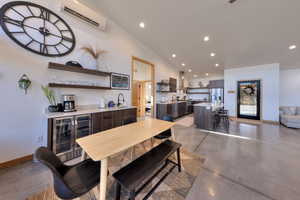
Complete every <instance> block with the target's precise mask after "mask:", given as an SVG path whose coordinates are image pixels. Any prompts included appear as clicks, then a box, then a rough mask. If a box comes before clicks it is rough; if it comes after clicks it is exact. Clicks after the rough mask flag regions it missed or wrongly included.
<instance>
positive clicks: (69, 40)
mask: <svg viewBox="0 0 300 200" xmlns="http://www.w3.org/2000/svg"><path fill="white" fill-rule="evenodd" d="M23 26H24V27H26V28H31V29H33V30H36V31H39V32H40V29H38V28H34V27H32V26H28V25H25V24H23ZM48 34H49V35H52V36H54V37H57V38H60V39H63V40H66V41H68V42H73V39H71V38H68V37H64V36H60V35H56V34H54V33H50V32H49V33H48Z"/></svg>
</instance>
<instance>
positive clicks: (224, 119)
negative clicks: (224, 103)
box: [218, 109, 229, 129]
mask: <svg viewBox="0 0 300 200" xmlns="http://www.w3.org/2000/svg"><path fill="white" fill-rule="evenodd" d="M218 117H219V123H223V124H224V125H225V128H226V129H228V128H229V117H228V110H224V109H220V110H219V111H218Z"/></svg>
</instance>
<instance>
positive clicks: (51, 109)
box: [48, 105, 58, 113]
mask: <svg viewBox="0 0 300 200" xmlns="http://www.w3.org/2000/svg"><path fill="white" fill-rule="evenodd" d="M48 111H49V112H50V113H54V112H58V106H55V105H50V106H48Z"/></svg>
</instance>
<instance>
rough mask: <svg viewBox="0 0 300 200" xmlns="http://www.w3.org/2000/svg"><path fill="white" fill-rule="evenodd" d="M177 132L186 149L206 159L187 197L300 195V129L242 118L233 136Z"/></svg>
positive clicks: (295, 198) (220, 199)
mask: <svg viewBox="0 0 300 200" xmlns="http://www.w3.org/2000/svg"><path fill="white" fill-rule="evenodd" d="M175 130H176V135H177V138H178V140H179V141H180V142H181V143H183V145H184V147H185V148H187V149H189V150H190V151H193V152H195V153H197V154H199V155H201V156H202V157H204V158H205V159H206V161H205V163H204V166H203V167H202V170H201V171H200V174H199V176H198V177H197V179H196V181H195V183H194V185H193V188H192V189H191V191H190V193H189V195H188V197H187V198H186V199H187V200H196V199H201V200H242V199H243V200H268V199H272V200H273V199H274V200H275V199H276V200H299V199H300V190H299V188H300V175H299V169H300V160H299V156H300V146H299V144H300V130H295V129H287V128H285V127H282V126H277V125H270V124H260V125H255V124H246V123H239V122H231V127H230V133H231V134H228V135H226V134H225V135H217V134H214V133H205V132H201V131H199V130H197V129H195V128H194V127H184V126H182V125H177V126H176V129H175ZM199 141H200V142H199Z"/></svg>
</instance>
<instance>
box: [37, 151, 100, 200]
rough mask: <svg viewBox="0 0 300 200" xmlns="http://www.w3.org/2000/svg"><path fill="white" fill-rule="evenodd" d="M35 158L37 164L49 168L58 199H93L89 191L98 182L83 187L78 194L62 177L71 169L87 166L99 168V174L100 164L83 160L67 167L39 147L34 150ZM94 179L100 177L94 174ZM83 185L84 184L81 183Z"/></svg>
mask: <svg viewBox="0 0 300 200" xmlns="http://www.w3.org/2000/svg"><path fill="white" fill-rule="evenodd" d="M35 157H36V158H37V160H38V161H39V162H41V163H42V164H43V165H45V166H46V167H47V168H49V169H50V170H51V172H52V175H53V180H54V191H55V193H56V195H57V196H58V197H59V198H62V199H74V198H78V197H81V196H82V195H84V194H87V193H88V194H89V196H90V198H91V199H94V197H93V195H91V194H90V192H91V190H92V189H93V188H94V187H96V186H97V185H98V184H99V183H100V180H97V181H95V182H94V183H92V184H89V186H85V187H84V190H82V191H80V192H78V191H75V190H74V189H73V188H71V187H70V184H71V183H69V182H67V181H66V180H65V179H64V175H65V174H66V173H67V172H68V171H69V170H72V169H76V170H77V169H79V168H80V167H86V166H88V165H90V166H91V165H95V167H98V166H99V169H98V170H97V172H99V173H100V167H101V164H100V162H94V161H92V160H91V159H87V160H84V161H82V162H80V163H78V164H75V165H72V166H68V165H65V164H64V163H62V162H61V160H60V159H59V158H58V157H57V156H56V155H55V154H54V153H53V152H52V151H50V150H49V149H47V148H46V147H40V148H38V149H37V150H36V152H35ZM95 177H100V175H99V174H95ZM76 181H79V182H80V181H81V180H76ZM82 185H84V183H82Z"/></svg>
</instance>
